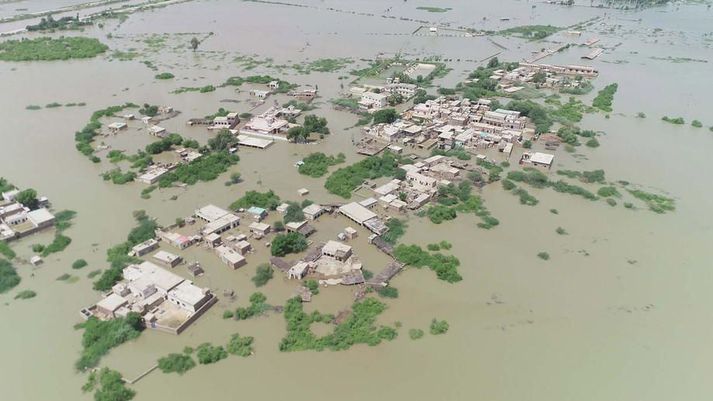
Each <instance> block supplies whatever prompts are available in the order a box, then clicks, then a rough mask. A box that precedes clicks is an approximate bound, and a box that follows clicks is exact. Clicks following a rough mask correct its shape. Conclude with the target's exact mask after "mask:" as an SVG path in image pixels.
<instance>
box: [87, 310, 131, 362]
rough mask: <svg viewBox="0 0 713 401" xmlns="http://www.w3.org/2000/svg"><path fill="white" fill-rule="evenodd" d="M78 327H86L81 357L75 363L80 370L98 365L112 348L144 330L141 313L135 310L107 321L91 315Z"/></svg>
mask: <svg viewBox="0 0 713 401" xmlns="http://www.w3.org/2000/svg"><path fill="white" fill-rule="evenodd" d="M78 328H81V329H84V333H83V334H82V353H81V357H80V358H79V360H78V361H77V362H76V364H75V366H76V368H77V369H79V370H85V369H88V368H92V367H94V366H96V365H97V364H98V363H99V360H100V359H101V358H102V357H103V356H104V355H106V354H107V353H109V351H110V350H111V349H112V348H114V347H116V346H118V345H121V344H123V343H125V342H126V341H129V340H133V339H135V338H137V337H138V336H139V335H140V334H141V331H142V330H143V326H142V323H141V315H139V314H138V313H135V312H129V314H128V315H127V316H126V317H125V318H115V319H112V320H106V321H103V320H99V319H97V318H95V317H90V318H89V319H88V320H87V321H86V322H84V323H81V324H79V325H78Z"/></svg>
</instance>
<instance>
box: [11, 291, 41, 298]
mask: <svg viewBox="0 0 713 401" xmlns="http://www.w3.org/2000/svg"><path fill="white" fill-rule="evenodd" d="M36 296H37V293H36V292H34V291H32V290H23V291H20V292H18V293H17V295H15V299H30V298H34V297H36Z"/></svg>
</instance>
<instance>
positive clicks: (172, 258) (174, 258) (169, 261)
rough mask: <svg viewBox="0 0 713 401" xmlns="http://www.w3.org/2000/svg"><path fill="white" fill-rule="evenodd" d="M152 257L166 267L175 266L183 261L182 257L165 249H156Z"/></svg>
mask: <svg viewBox="0 0 713 401" xmlns="http://www.w3.org/2000/svg"><path fill="white" fill-rule="evenodd" d="M153 258H154V259H156V260H158V261H159V262H161V263H162V264H164V265H166V266H168V267H176V266H178V264H179V263H181V262H183V258H181V257H180V256H178V255H174V254H172V253H170V252H166V251H158V252H156V254H154V255H153Z"/></svg>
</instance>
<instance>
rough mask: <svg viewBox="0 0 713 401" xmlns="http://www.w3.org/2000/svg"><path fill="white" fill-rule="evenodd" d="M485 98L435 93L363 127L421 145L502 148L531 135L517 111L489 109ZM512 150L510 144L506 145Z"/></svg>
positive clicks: (379, 135)
mask: <svg viewBox="0 0 713 401" xmlns="http://www.w3.org/2000/svg"><path fill="white" fill-rule="evenodd" d="M491 104H492V102H491V101H490V100H488V99H479V100H478V101H475V102H473V101H470V100H469V99H448V98H446V97H443V96H442V97H439V98H437V99H433V100H427V101H426V102H425V103H420V104H417V105H415V106H414V107H412V108H411V109H409V110H406V111H405V112H403V113H402V114H401V118H400V119H399V120H397V121H395V122H393V123H391V124H375V125H373V126H371V127H367V128H365V129H364V133H365V134H366V135H368V136H370V137H372V138H376V139H379V140H381V141H384V142H387V143H391V144H394V143H404V144H411V145H413V146H418V147H419V148H422V149H431V148H434V147H437V148H439V149H445V150H449V149H455V148H463V149H478V148H489V147H492V146H495V145H498V146H501V147H502V148H503V149H504V148H505V147H507V144H508V143H510V144H514V143H518V142H520V141H522V140H523V139H529V138H532V137H534V135H535V130H534V128H533V127H531V124H530V121H529V119H528V118H527V117H524V116H522V115H521V114H520V112H518V111H514V110H506V109H496V110H491V107H490V106H491ZM508 148H509V150H512V146H509V147H508Z"/></svg>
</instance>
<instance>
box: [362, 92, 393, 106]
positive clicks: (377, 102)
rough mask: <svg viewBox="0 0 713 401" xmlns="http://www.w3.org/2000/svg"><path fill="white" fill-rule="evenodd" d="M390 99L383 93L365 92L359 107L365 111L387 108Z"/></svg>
mask: <svg viewBox="0 0 713 401" xmlns="http://www.w3.org/2000/svg"><path fill="white" fill-rule="evenodd" d="M388 99H389V97H388V96H387V95H385V94H383V93H374V92H364V93H363V94H362V95H361V100H359V107H360V108H361V109H364V110H378V109H382V108H384V107H386V105H387V104H388Z"/></svg>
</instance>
